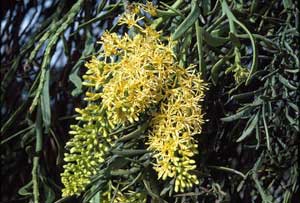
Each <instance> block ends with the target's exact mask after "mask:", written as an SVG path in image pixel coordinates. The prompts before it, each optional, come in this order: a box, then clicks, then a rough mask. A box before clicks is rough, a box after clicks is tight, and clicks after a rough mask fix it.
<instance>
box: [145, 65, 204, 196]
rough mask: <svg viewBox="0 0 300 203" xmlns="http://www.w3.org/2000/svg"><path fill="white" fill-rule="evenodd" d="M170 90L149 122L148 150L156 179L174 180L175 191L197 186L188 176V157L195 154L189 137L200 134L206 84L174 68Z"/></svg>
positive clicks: (192, 164)
mask: <svg viewBox="0 0 300 203" xmlns="http://www.w3.org/2000/svg"><path fill="white" fill-rule="evenodd" d="M176 69H177V73H176V77H175V78H174V80H175V81H176V83H174V84H173V86H175V87H173V88H170V89H167V90H165V96H164V99H163V102H162V103H161V105H160V108H159V112H157V113H155V114H154V117H153V118H152V121H151V132H150V138H149V149H150V150H152V151H154V152H155V155H154V158H155V159H156V164H155V165H154V169H155V170H156V171H157V172H158V178H162V179H163V180H165V179H166V178H167V177H170V178H174V179H175V192H178V191H179V190H180V191H181V192H183V191H184V189H185V188H189V187H192V186H193V185H194V184H198V180H197V177H196V176H195V175H192V174H191V171H192V170H194V169H195V168H196V165H195V161H194V160H193V159H192V157H193V156H194V155H195V154H196V153H197V144H196V142H195V140H194V138H193V135H195V134H198V133H201V126H202V124H203V122H204V121H203V114H202V111H201V109H202V108H201V105H200V104H199V101H201V100H203V97H204V91H205V89H206V85H205V84H204V82H203V81H202V80H201V79H200V76H199V75H198V74H196V73H192V72H189V71H188V70H186V69H183V68H181V67H176Z"/></svg>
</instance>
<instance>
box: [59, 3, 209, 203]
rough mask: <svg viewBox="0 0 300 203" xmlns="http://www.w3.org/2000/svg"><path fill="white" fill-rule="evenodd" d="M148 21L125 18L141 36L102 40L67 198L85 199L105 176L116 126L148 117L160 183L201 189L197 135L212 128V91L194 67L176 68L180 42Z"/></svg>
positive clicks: (72, 149) (89, 79)
mask: <svg viewBox="0 0 300 203" xmlns="http://www.w3.org/2000/svg"><path fill="white" fill-rule="evenodd" d="M152 9H154V8H152ZM152 12H154V10H152ZM141 19H142V18H138V17H137V15H136V14H134V13H127V14H125V15H124V16H123V17H122V18H121V19H120V24H127V25H128V27H129V28H131V29H133V30H134V33H135V34H130V35H129V34H125V35H123V36H119V35H118V34H117V33H109V32H105V33H104V34H103V36H102V39H101V41H100V43H101V44H102V45H103V53H102V54H100V56H98V58H96V57H93V58H92V59H91V60H90V61H89V62H88V63H86V68H87V72H86V73H85V75H84V76H83V78H84V80H85V81H84V83H83V84H84V85H85V86H87V87H88V91H87V92H86V94H85V100H86V101H87V102H88V105H87V106H86V107H85V108H83V109H76V111H77V112H78V113H79V116H78V117H77V120H79V122H78V124H77V125H72V126H71V131H70V135H71V136H72V138H71V140H70V141H69V142H68V143H67V145H66V147H67V149H68V153H66V154H65V159H64V160H65V162H66V164H65V165H64V172H63V173H62V182H63V184H64V186H65V188H64V189H63V196H70V195H74V194H76V195H78V194H80V192H82V191H83V190H84V189H85V187H86V185H87V184H89V183H90V179H91V177H92V176H93V175H95V174H97V171H98V170H99V165H100V164H101V163H103V162H104V160H105V155H106V154H107V152H108V150H109V148H110V147H111V146H113V144H114V141H115V140H116V139H117V138H118V137H117V135H111V132H112V131H113V130H114V129H115V128H116V126H128V125H130V124H132V123H136V122H138V121H140V120H141V117H142V116H143V115H147V116H148V117H150V118H151V120H150V125H149V129H148V133H147V134H148V143H147V144H148V150H150V151H152V152H153V156H152V157H153V158H154V159H153V160H154V163H153V168H154V170H155V171H156V172H157V174H158V178H159V179H162V180H166V179H167V178H170V179H174V181H175V187H174V190H175V191H176V192H178V191H184V190H185V189H186V188H191V187H192V186H193V185H194V184H198V179H197V177H196V175H194V174H192V171H193V170H194V169H195V168H196V165H195V160H194V159H193V156H194V155H195V154H196V153H197V142H196V140H195V138H194V135H195V134H199V133H201V126H202V124H203V122H204V120H203V112H202V107H201V104H200V103H201V101H202V100H203V98H204V92H205V90H206V89H207V86H206V84H205V83H204V81H203V80H202V79H201V77H200V74H199V73H196V72H195V71H194V68H193V66H189V67H188V68H183V67H181V66H180V65H179V64H178V63H177V62H176V56H175V55H174V52H173V47H174V42H173V41H172V40H171V39H165V38H164V40H162V39H163V37H162V34H161V32H158V31H156V30H154V29H153V28H151V27H148V26H145V27H141V26H140V25H139V23H138V22H139V21H140V20H141ZM119 197H120V198H121V197H122V194H120V195H119Z"/></svg>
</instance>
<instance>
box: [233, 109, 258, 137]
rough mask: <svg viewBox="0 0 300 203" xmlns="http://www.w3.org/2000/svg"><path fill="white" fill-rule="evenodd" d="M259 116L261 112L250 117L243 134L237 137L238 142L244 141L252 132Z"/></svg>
mask: <svg viewBox="0 0 300 203" xmlns="http://www.w3.org/2000/svg"><path fill="white" fill-rule="evenodd" d="M258 118H259V112H258V113H256V114H255V115H253V116H252V117H251V119H249V121H248V123H247V127H246V128H245V129H244V131H243V134H242V135H241V136H240V137H239V138H238V139H237V142H241V141H243V140H244V139H245V138H247V137H248V136H249V135H250V134H251V133H252V131H253V130H254V128H255V126H256V125H257V123H258Z"/></svg>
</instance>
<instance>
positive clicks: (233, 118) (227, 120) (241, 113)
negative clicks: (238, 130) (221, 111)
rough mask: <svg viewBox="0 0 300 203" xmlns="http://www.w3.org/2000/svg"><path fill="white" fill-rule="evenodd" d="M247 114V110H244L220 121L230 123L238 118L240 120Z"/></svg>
mask: <svg viewBox="0 0 300 203" xmlns="http://www.w3.org/2000/svg"><path fill="white" fill-rule="evenodd" d="M246 112H247V109H244V110H242V111H240V112H237V113H235V114H233V115H231V116H227V117H224V118H221V121H223V122H231V121H235V120H238V119H240V118H242V117H243V116H244V114H245V113H246Z"/></svg>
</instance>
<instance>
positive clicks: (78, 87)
mask: <svg viewBox="0 0 300 203" xmlns="http://www.w3.org/2000/svg"><path fill="white" fill-rule="evenodd" d="M93 51H94V42H93V38H92V35H91V33H90V32H87V39H86V41H85V46H84V50H83V52H82V55H81V57H80V59H79V60H78V61H77V63H76V64H75V65H74V67H73V68H72V71H71V73H70V75H69V80H70V81H71V82H72V83H73V84H74V85H75V89H74V90H73V91H72V95H73V96H77V95H79V94H80V93H81V92H82V80H81V78H80V77H79V76H78V72H79V68H80V67H81V66H82V65H83V64H84V63H85V58H86V57H87V56H88V55H90V54H91V53H92V52H93Z"/></svg>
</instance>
